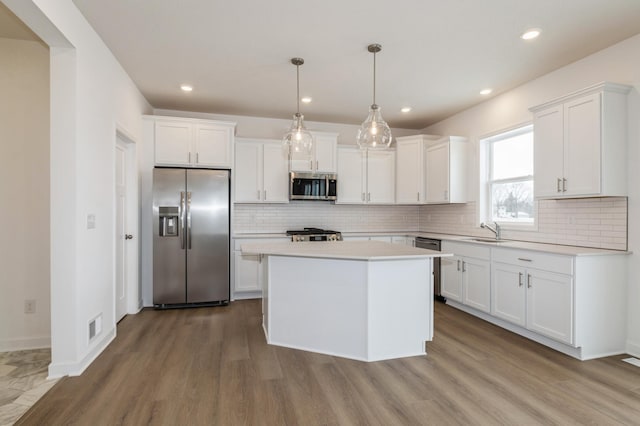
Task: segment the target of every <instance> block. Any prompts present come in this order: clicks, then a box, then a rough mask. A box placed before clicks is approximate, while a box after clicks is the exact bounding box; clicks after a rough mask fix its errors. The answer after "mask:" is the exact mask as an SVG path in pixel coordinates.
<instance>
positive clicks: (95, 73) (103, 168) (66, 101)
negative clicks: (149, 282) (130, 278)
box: [3, 0, 151, 377]
mask: <svg viewBox="0 0 640 426" xmlns="http://www.w3.org/2000/svg"><path fill="white" fill-rule="evenodd" d="M3 1H4V3H5V4H6V5H7V6H8V7H9V8H10V9H11V10H12V11H13V12H14V13H15V14H16V15H17V16H18V17H19V18H20V19H22V20H23V21H24V22H25V23H26V24H27V25H28V26H29V27H30V28H31V29H32V30H33V31H34V32H35V33H36V34H38V35H39V36H40V37H41V38H42V39H43V40H44V41H45V42H47V44H49V45H50V46H51V56H50V61H51V62H50V67H51V141H50V143H51V145H50V147H51V311H52V323H51V340H52V363H51V365H50V366H49V374H50V375H51V376H54V377H55V376H62V375H66V374H71V375H75V374H80V373H81V372H82V371H83V370H84V369H85V368H86V366H88V365H89V363H90V362H91V361H92V360H93V359H94V358H95V357H96V356H97V355H98V354H99V353H100V352H101V351H102V350H103V349H104V348H105V347H106V345H107V344H108V343H109V342H110V341H111V339H113V337H114V336H115V319H114V318H115V304H114V299H115V290H114V282H115V275H114V267H115V257H114V253H115V245H114V240H115V239H114V230H115V223H114V219H115V201H114V200H115V192H114V159H115V141H116V129H119V130H121V131H122V132H124V133H125V134H127V135H128V136H129V137H131V138H132V139H133V140H134V141H136V142H137V141H139V140H140V139H141V136H140V135H141V126H142V121H141V115H142V114H144V113H149V112H150V111H151V108H150V106H149V104H148V103H147V102H146V100H145V99H144V98H143V97H142V95H141V94H140V92H139V91H138V89H137V88H136V87H135V85H134V84H133V82H132V81H131V79H130V78H129V77H128V75H127V74H126V73H125V72H124V70H123V69H122V67H121V66H120V65H119V63H118V62H117V61H116V60H115V58H114V57H113V55H112V54H111V52H110V51H109V50H108V48H107V47H106V46H105V45H104V43H103V42H102V40H101V39H100V38H99V37H98V35H97V34H96V33H95V32H94V31H93V29H92V28H91V27H90V26H89V24H88V23H87V22H86V21H85V19H84V17H83V16H82V15H81V14H80V12H79V11H78V10H77V8H76V7H75V5H74V4H73V2H72V1H71V0H29V1H26V0H3ZM89 214H93V215H95V218H96V227H95V229H87V225H86V221H87V215H89ZM135 284H137V283H134V285H135ZM98 315H102V324H103V329H102V332H101V333H100V334H99V335H98V336H96V338H95V339H93V340H92V341H91V342H89V338H88V323H89V322H90V321H91V320H92V319H93V318H95V317H96V316H98Z"/></svg>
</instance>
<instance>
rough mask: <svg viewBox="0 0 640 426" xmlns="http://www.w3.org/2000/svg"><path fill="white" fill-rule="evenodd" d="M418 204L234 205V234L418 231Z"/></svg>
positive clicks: (319, 203)
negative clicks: (308, 229)
mask: <svg viewBox="0 0 640 426" xmlns="http://www.w3.org/2000/svg"><path fill="white" fill-rule="evenodd" d="M418 213H419V207H418V206H377V205H344V204H331V203H328V202H324V201H297V202H291V203H289V204H236V205H235V218H234V232H235V233H254V232H267V233H271V232H273V233H279V232H284V231H286V230H287V229H302V228H304V227H314V228H324V229H332V230H335V231H341V232H371V231H374V232H375V231H390V232H394V231H402V232H404V231H417V230H418Z"/></svg>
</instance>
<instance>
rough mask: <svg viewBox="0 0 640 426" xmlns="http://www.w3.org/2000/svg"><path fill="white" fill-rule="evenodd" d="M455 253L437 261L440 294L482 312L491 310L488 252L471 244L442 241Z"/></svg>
mask: <svg viewBox="0 0 640 426" xmlns="http://www.w3.org/2000/svg"><path fill="white" fill-rule="evenodd" d="M442 251H443V252H446V253H454V256H453V257H442V258H441V260H440V262H441V263H440V277H441V290H440V291H441V294H442V295H443V296H445V297H446V298H447V299H452V300H455V301H457V302H460V303H462V304H464V305H467V306H470V307H472V308H474V309H478V310H480V311H483V312H489V311H490V310H491V280H490V276H491V275H490V274H491V262H490V259H491V250H490V249H489V248H487V247H482V246H478V245H471V244H459V243H451V242H448V241H443V242H442Z"/></svg>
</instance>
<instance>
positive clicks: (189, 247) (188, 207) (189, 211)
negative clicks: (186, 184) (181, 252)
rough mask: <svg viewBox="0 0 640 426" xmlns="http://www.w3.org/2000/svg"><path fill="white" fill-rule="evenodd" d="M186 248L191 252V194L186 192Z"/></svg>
mask: <svg viewBox="0 0 640 426" xmlns="http://www.w3.org/2000/svg"><path fill="white" fill-rule="evenodd" d="M187 248H188V249H189V250H191V192H190V191H189V192H187Z"/></svg>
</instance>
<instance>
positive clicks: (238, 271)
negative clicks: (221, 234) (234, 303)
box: [232, 238, 289, 299]
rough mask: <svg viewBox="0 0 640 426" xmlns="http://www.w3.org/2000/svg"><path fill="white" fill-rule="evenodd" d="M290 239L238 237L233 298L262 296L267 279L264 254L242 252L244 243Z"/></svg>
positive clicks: (235, 242)
mask: <svg viewBox="0 0 640 426" xmlns="http://www.w3.org/2000/svg"><path fill="white" fill-rule="evenodd" d="M284 241H289V239H288V238H266V239H265V238H256V239H249V238H236V239H235V240H234V243H233V244H234V251H233V263H234V265H233V286H232V289H233V296H232V298H233V299H255V298H259V297H261V296H262V286H263V283H264V280H265V277H264V272H263V270H264V268H263V266H264V263H263V259H262V256H260V255H254V254H242V244H251V243H269V242H284Z"/></svg>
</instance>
